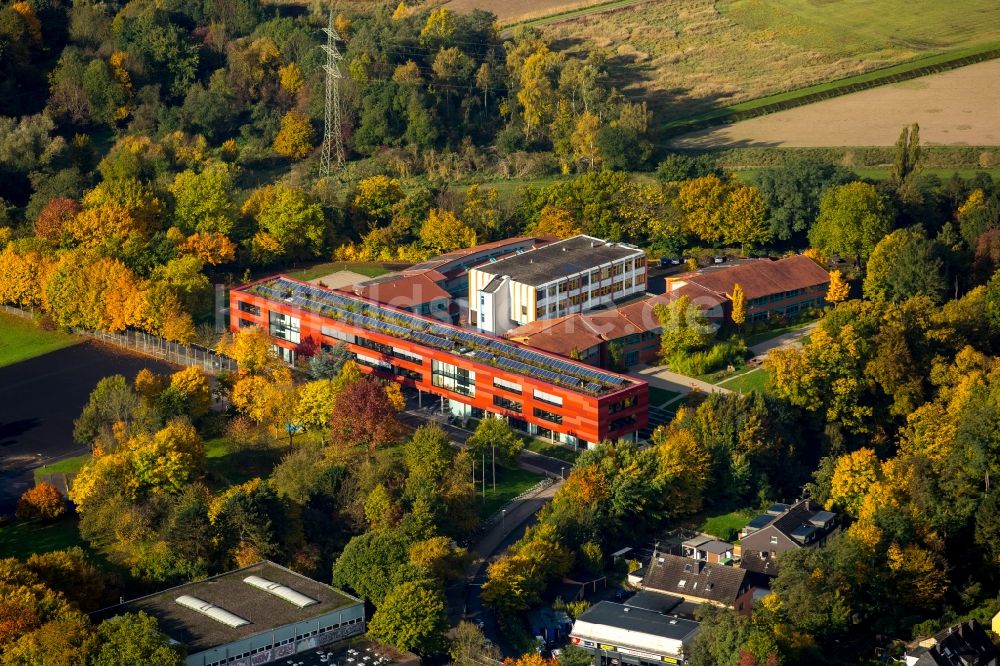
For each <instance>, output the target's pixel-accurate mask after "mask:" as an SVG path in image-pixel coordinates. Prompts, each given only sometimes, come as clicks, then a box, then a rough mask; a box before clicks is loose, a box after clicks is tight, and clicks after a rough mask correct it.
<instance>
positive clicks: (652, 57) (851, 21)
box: [463, 0, 1000, 123]
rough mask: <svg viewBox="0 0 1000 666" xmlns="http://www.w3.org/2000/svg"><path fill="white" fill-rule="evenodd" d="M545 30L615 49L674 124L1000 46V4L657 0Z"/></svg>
mask: <svg viewBox="0 0 1000 666" xmlns="http://www.w3.org/2000/svg"><path fill="white" fill-rule="evenodd" d="M463 1H464V2H466V3H469V4H476V5H478V6H480V7H482V8H484V9H493V8H494V7H495V6H500V5H502V4H504V0H478V1H476V2H474V3H473V2H472V0H463ZM540 28H541V29H542V30H543V31H544V33H545V34H546V35H547V36H549V37H550V38H551V39H553V40H554V43H555V45H556V47H565V50H567V51H569V52H571V53H572V52H579V53H583V52H585V51H587V50H590V49H593V48H595V47H597V48H604V49H607V50H608V51H609V52H610V53H611V54H612V56H613V58H612V73H611V77H612V83H613V84H614V85H617V86H618V87H619V88H622V89H624V90H625V91H626V92H627V94H628V96H629V97H632V98H636V97H641V98H645V99H648V100H649V101H650V103H651V105H652V106H653V107H654V109H655V110H657V111H658V112H659V113H658V119H659V120H660V121H661V122H667V123H669V122H671V121H673V120H677V119H680V118H684V117H687V116H693V115H697V114H699V113H704V112H705V111H707V110H710V109H713V108H718V107H722V106H729V105H731V104H734V103H737V102H744V101H747V100H752V99H756V98H759V97H764V96H767V95H772V94H776V93H780V92H784V91H788V90H795V89H797V88H802V87H805V86H809V85H812V84H816V83H822V82H828V81H835V80H838V79H843V78H845V77H849V76H853V75H856V74H861V73H864V72H868V71H871V70H875V69H880V68H884V67H888V66H891V65H896V64H899V63H903V62H908V61H911V60H914V59H918V58H921V57H924V56H928V55H933V54H941V53H946V52H950V51H955V50H960V49H975V47H982V46H984V45H987V44H994V45H998V46H1000V3H998V2H996V1H995V0H955V1H953V2H940V1H939V0H879V1H878V2H871V1H870V0H833V1H828V2H815V1H814V0H717V1H713V0H649V1H648V2H639V3H637V4H634V5H629V6H626V7H617V8H616V7H612V8H611V9H609V10H608V11H604V12H598V13H589V14H584V15H581V16H571V17H567V18H565V19H559V20H556V21H554V22H552V23H548V24H545V25H541V26H540Z"/></svg>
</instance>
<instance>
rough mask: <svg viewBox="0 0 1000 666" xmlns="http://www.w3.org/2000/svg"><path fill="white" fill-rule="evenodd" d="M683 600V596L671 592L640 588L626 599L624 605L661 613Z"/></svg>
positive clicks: (678, 604)
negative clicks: (676, 595) (665, 592)
mask: <svg viewBox="0 0 1000 666" xmlns="http://www.w3.org/2000/svg"><path fill="white" fill-rule="evenodd" d="M683 601H684V598H683V597H675V596H674V595H672V594H664V593H663V592H653V591H651V590H640V591H639V592H636V593H635V594H634V595H632V597H631V598H630V599H627V600H626V601H625V605H626V606H629V607H630V608H641V609H642V610H648V611H653V612H654V613H661V614H663V613H669V612H670V611H671V610H673V609H674V608H676V607H677V606H680V605H681V602H683Z"/></svg>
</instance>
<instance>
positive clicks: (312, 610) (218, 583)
mask: <svg viewBox="0 0 1000 666" xmlns="http://www.w3.org/2000/svg"><path fill="white" fill-rule="evenodd" d="M247 576H259V577H261V578H265V579H267V580H269V581H273V582H276V583H280V584H281V585H285V586H287V587H290V588H292V589H293V590H295V591H296V592H299V593H301V594H304V595H306V596H308V597H312V598H313V599H315V600H316V601H317V602H319V603H315V604H312V605H309V606H305V607H303V608H299V607H298V606H296V605H295V604H293V603H291V602H289V601H286V600H285V599H283V598H281V597H279V596H276V595H274V594H272V593H270V592H268V591H267V590H262V589H260V588H257V587H254V586H253V585H250V584H248V583H245V582H243V579H244V578H246V577H247ZM182 595H188V596H191V597H195V598H197V599H200V600H203V601H207V602H209V603H211V604H213V605H214V606H218V607H219V608H222V609H224V610H226V611H229V612H230V613H233V614H234V615H237V616H239V617H241V618H243V619H245V620H248V621H249V624H244V625H242V626H238V627H230V626H229V625H226V624H223V623H222V622H220V621H218V620H215V619H212V618H211V617H209V616H208V615H204V614H202V613H200V612H198V611H196V610H193V609H190V608H187V607H185V606H182V605H181V604H179V603H177V601H176V600H177V598H178V597H180V596H182ZM361 603H363V602H362V601H361V600H359V599H355V598H354V597H352V596H350V595H349V594H347V593H346V592H340V591H338V590H335V589H333V588H332V587H330V586H328V585H324V584H323V583H320V582H319V581H315V580H313V579H312V578H308V577H306V576H303V575H301V574H297V573H295V572H294V571H291V570H289V569H286V568H285V567H283V566H281V565H278V564H275V563H274V562H269V561H265V562H258V563H257V564H254V565H251V566H249V567H244V568H243V569H237V570H235V571H229V572H226V573H224V574H219V575H217V576H212V577H211V578H206V579H205V580H200V581H196V582H193V583H186V584H184V585H179V586H177V587H173V588H170V589H167V590H163V591H162V592H157V593H155V594H150V595H148V596H145V597H141V598H139V599H133V600H131V601H127V602H125V603H124V604H121V605H118V606H113V607H112V608H108V609H105V610H103V611H98V614H99V615H100V616H102V617H114V616H115V615H120V614H122V613H134V612H138V611H143V612H145V613H147V614H148V615H152V616H153V617H155V618H156V619H157V621H158V622H159V625H160V630H161V631H163V633H165V634H166V635H167V636H169V637H170V638H172V639H174V640H175V641H177V642H178V643H181V644H183V645H184V646H186V647H187V649H188V652H191V653H194V652H201V651H203V650H208V649H211V648H214V647H218V646H220V645H225V644H227V643H232V642H233V641H237V640H241V639H243V638H247V637H248V636H253V635H254V634H259V633H261V632H265V631H271V630H273V629H276V628H278V627H281V626H284V625H288V624H294V623H296V622H301V621H303V620H309V619H311V618H314V617H318V616H320V615H324V614H326V613H329V612H330V611H334V610H337V609H338V608H346V607H348V606H352V605H354V604H361Z"/></svg>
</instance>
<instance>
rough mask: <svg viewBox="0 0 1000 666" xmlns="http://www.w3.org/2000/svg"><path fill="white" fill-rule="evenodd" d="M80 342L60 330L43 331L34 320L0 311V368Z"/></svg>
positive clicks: (78, 339)
mask: <svg viewBox="0 0 1000 666" xmlns="http://www.w3.org/2000/svg"><path fill="white" fill-rule="evenodd" d="M78 342H80V338H77V337H76V336H73V335H70V334H69V333H63V332H62V331H43V330H42V329H40V328H39V327H38V326H36V325H35V323H34V322H32V321H29V320H27V319H21V318H20V317H15V316H13V315H9V314H7V313H5V312H0V368H2V367H4V366H6V365H13V364H15V363H20V362H21V361H27V360H28V359H29V358H35V357H36V356H42V355H43V354H48V353H49V352H53V351H55V350H57V349H62V348H63V347H69V346H70V345H75V344H77V343H78Z"/></svg>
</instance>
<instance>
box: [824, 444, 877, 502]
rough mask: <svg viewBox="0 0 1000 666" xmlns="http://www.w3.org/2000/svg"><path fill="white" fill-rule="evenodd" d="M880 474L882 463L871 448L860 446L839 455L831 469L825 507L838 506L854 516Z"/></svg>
mask: <svg viewBox="0 0 1000 666" xmlns="http://www.w3.org/2000/svg"><path fill="white" fill-rule="evenodd" d="M881 476H882V463H881V462H880V461H879V459H878V457H877V456H876V455H875V451H874V450H873V449H869V448H862V449H858V450H857V451H854V452H852V453H847V454H844V455H842V456H840V457H839V458H837V464H836V466H834V469H833V480H832V482H831V484H830V499H829V500H828V501H827V503H826V507H827V508H828V509H832V508H838V509H840V510H842V511H845V512H847V513H848V514H849V515H851V516H855V517H856V516H857V515H858V513H859V511H860V509H861V502H862V500H864V498H865V494H866V493H867V492H868V490H869V488H870V487H871V485H872V484H873V483H875V482H876V481H878V480H879V478H881Z"/></svg>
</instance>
